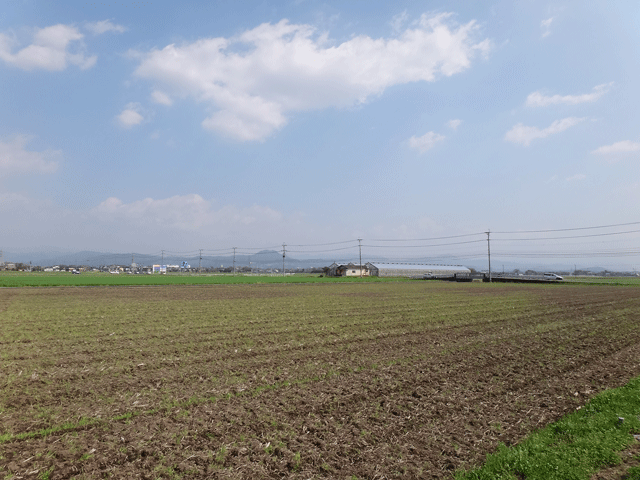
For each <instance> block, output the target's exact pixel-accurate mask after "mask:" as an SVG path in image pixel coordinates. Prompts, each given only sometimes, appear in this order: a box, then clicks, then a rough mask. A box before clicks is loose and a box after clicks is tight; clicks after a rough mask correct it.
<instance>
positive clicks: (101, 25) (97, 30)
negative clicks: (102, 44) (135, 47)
mask: <svg viewBox="0 0 640 480" xmlns="http://www.w3.org/2000/svg"><path fill="white" fill-rule="evenodd" d="M85 28H86V29H87V30H89V31H90V32H91V33H93V34H94V35H102V34H103V33H107V32H115V33H124V32H126V31H127V29H126V28H125V27H123V26H122V25H116V24H114V23H111V21H110V20H102V21H100V22H91V23H87V24H86V25H85Z"/></svg>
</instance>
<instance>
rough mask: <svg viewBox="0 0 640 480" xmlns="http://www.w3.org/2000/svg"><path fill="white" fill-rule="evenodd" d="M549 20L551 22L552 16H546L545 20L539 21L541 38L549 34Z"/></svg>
mask: <svg viewBox="0 0 640 480" xmlns="http://www.w3.org/2000/svg"><path fill="white" fill-rule="evenodd" d="M551 22H553V17H550V18H547V19H546V20H542V21H541V22H540V29H541V30H542V38H545V37H548V36H549V35H551Z"/></svg>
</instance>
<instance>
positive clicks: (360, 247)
mask: <svg viewBox="0 0 640 480" xmlns="http://www.w3.org/2000/svg"><path fill="white" fill-rule="evenodd" d="M358 250H359V252H360V278H362V239H361V238H359V239H358Z"/></svg>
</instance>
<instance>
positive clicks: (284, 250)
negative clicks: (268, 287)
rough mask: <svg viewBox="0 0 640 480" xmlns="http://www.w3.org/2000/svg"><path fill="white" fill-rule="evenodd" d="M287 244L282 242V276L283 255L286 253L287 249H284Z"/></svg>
mask: <svg viewBox="0 0 640 480" xmlns="http://www.w3.org/2000/svg"><path fill="white" fill-rule="evenodd" d="M286 247H287V244H286V243H283V244H282V276H283V277H284V257H285V256H286V255H287V250H286Z"/></svg>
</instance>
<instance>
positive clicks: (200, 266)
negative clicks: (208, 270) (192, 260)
mask: <svg viewBox="0 0 640 480" xmlns="http://www.w3.org/2000/svg"><path fill="white" fill-rule="evenodd" d="M198 273H202V249H200V261H198Z"/></svg>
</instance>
